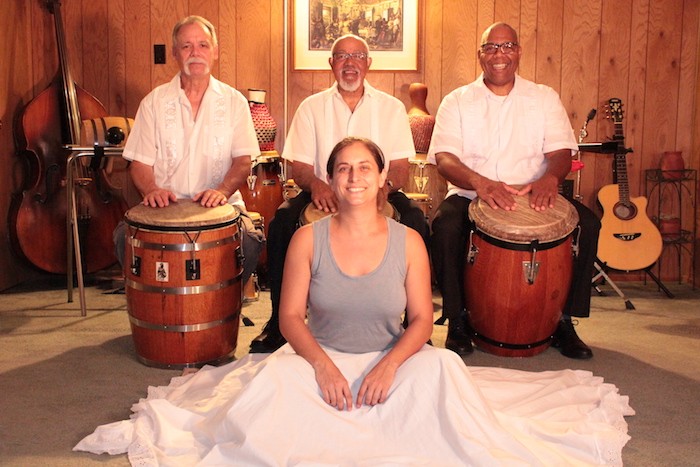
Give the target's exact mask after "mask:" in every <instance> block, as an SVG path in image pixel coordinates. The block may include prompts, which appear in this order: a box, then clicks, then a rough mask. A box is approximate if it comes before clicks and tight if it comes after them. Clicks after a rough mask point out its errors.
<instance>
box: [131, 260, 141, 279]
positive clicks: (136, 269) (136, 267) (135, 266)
mask: <svg viewBox="0 0 700 467" xmlns="http://www.w3.org/2000/svg"><path fill="white" fill-rule="evenodd" d="M131 274H133V275H134V276H137V277H139V276H141V257H140V256H134V257H133V258H132V262H131Z"/></svg>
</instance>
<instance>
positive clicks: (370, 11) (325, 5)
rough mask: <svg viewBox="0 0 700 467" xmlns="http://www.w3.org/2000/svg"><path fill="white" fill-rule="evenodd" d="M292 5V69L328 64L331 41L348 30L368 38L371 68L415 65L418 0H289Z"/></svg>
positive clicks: (321, 67)
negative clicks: (291, 0)
mask: <svg viewBox="0 0 700 467" xmlns="http://www.w3.org/2000/svg"><path fill="white" fill-rule="evenodd" d="M292 5H293V8H292V58H293V60H292V63H293V67H294V69H295V70H329V69H330V65H329V64H328V59H329V58H330V55H331V54H330V46H331V45H332V43H333V41H334V40H335V39H336V38H337V37H340V36H342V35H344V34H348V33H354V34H357V35H359V36H360V37H363V38H364V39H365V40H367V42H368V44H369V46H370V56H371V57H372V70H393V71H414V70H417V69H418V0H376V1H372V0H364V1H362V2H360V1H356V0H293V2H292ZM370 18H371V20H370Z"/></svg>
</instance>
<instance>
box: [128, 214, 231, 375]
mask: <svg viewBox="0 0 700 467" xmlns="http://www.w3.org/2000/svg"><path fill="white" fill-rule="evenodd" d="M238 217H239V213H238V211H237V210H236V208H235V207H233V206H231V205H229V204H226V205H224V206H218V207H214V208H205V207H202V206H201V205H199V204H198V203H195V202H193V201H191V200H179V201H178V202H177V203H171V204H170V206H168V207H165V208H151V207H147V206H144V205H138V206H135V207H134V208H132V209H130V210H129V211H127V213H126V215H125V220H126V223H127V224H128V231H127V234H126V236H127V238H126V249H125V250H126V251H125V258H124V261H125V262H124V264H125V265H126V268H125V269H126V271H125V289H126V302H127V309H128V312H129V321H130V322H131V332H132V336H133V339H134V345H135V347H136V353H137V355H138V358H139V360H140V361H141V362H142V363H144V364H146V365H149V366H155V367H160V368H186V367H200V366H202V365H204V364H208V363H210V364H216V363H222V362H225V361H229V360H231V359H232V358H233V355H234V351H235V350H236V344H237V341H238V327H239V317H240V313H241V287H242V285H241V277H242V273H243V267H242V254H241V237H240V236H241V231H240V228H239V224H238Z"/></svg>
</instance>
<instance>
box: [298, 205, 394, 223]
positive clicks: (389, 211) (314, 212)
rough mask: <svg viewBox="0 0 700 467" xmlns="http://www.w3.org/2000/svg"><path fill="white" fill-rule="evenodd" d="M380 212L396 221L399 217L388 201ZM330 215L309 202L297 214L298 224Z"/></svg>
mask: <svg viewBox="0 0 700 467" xmlns="http://www.w3.org/2000/svg"><path fill="white" fill-rule="evenodd" d="M382 214H384V215H385V216H386V217H391V218H392V219H394V220H395V221H397V222H398V221H399V218H400V216H399V212H398V211H397V210H396V208H394V206H392V205H391V204H390V203H384V207H383V208H382ZM330 215H331V213H330V212H326V211H323V210H322V209H318V208H317V207H316V205H314V203H309V204H307V205H306V207H305V208H304V210H303V211H301V215H300V216H299V226H300V227H301V226H302V225H306V224H310V223H312V222H314V221H317V220H319V219H323V218H324V217H326V216H330Z"/></svg>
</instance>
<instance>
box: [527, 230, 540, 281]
mask: <svg viewBox="0 0 700 467" xmlns="http://www.w3.org/2000/svg"><path fill="white" fill-rule="evenodd" d="M538 247H539V241H537V240H534V241H533V242H532V243H531V244H530V254H531V256H530V261H523V273H524V274H525V281H526V282H527V283H528V284H530V285H532V284H534V283H535V278H536V277H537V273H538V272H539V271H540V263H538V262H537V261H535V257H536V256H537V248H538Z"/></svg>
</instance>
